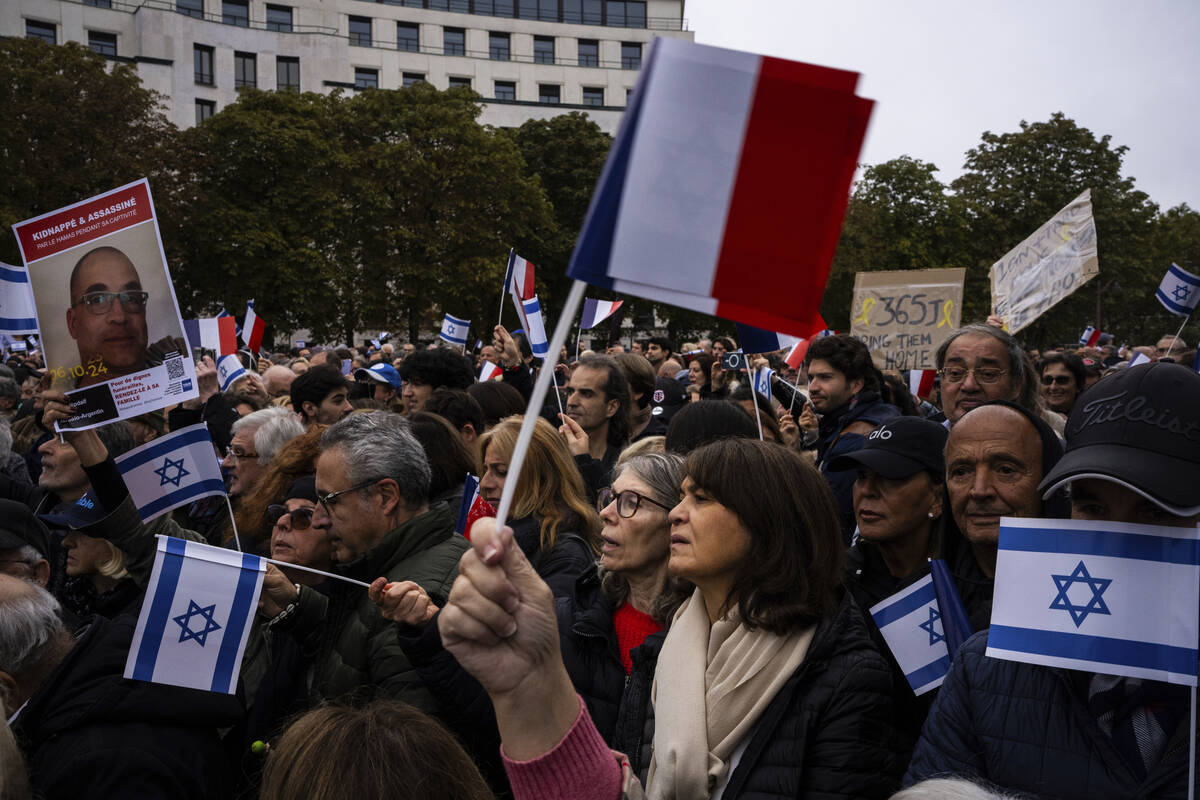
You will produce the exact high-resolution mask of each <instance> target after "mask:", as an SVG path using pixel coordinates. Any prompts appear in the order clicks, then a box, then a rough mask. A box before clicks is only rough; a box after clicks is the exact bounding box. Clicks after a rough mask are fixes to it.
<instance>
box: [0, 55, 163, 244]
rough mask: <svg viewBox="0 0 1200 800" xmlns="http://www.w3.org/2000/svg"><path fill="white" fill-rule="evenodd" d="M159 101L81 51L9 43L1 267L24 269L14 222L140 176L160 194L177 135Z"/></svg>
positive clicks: (3, 96) (0, 104)
mask: <svg viewBox="0 0 1200 800" xmlns="http://www.w3.org/2000/svg"><path fill="white" fill-rule="evenodd" d="M110 64H111V71H109V67H110ZM159 100H160V99H159V97H158V95H156V94H155V93H153V92H151V91H148V90H146V89H144V88H142V85H141V82H140V80H139V79H138V76H137V72H136V70H135V69H134V68H133V67H132V66H130V65H128V64H121V63H116V64H112V63H111V62H109V61H106V60H105V59H104V58H103V57H101V56H99V55H97V54H95V53H93V52H91V51H90V50H87V49H85V48H83V47H81V46H79V45H77V44H74V43H68V44H65V45H48V44H46V43H45V42H42V41H39V40H35V39H4V40H0V108H3V109H4V124H3V125H2V126H0V154H2V157H0V186H3V187H4V189H3V192H0V228H3V230H4V240H3V246H2V247H0V260H3V261H6V262H10V263H20V252H19V250H18V249H17V243H16V239H15V238H14V237H12V236H11V234H10V231H11V226H12V225H13V223H16V222H20V221H21V220H23V219H28V218H30V217H33V216H37V215H38V214H43V213H45V212H47V211H53V210H54V209H56V208H59V207H61V206H65V205H70V204H71V203H75V202H78V201H80V200H83V199H85V198H88V197H91V196H92V195H95V194H100V193H101V192H104V191H107V190H109V189H114V188H116V187H118V186H121V185H123V184H126V183H129V182H131V181H135V180H138V179H139V178H144V177H148V178H150V188H151V191H154V190H155V188H156V186H157V184H158V182H159V179H160V177H161V176H162V172H163V169H164V167H165V161H164V157H163V152H164V148H165V146H166V144H167V142H168V141H169V139H170V137H171V135H172V134H173V133H174V127H173V126H172V125H171V124H170V123H169V122H168V121H167V119H166V117H164V116H163V113H162V111H161V108H160V102H159Z"/></svg>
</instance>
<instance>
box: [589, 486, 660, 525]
mask: <svg viewBox="0 0 1200 800" xmlns="http://www.w3.org/2000/svg"><path fill="white" fill-rule="evenodd" d="M614 500H616V501H617V516H618V517H623V518H624V519H629V518H630V517H632V516H633V515H634V514H636V513H637V510H638V505H640V504H641V502H642V501H643V500H645V501H646V502H647V503H652V504H653V505H656V506H658V507H659V508H661V509H663V510H665V511H670V510H671V507H670V506H668V505H664V504H662V503H660V502H658V501H657V500H654V499H652V498H649V497H646V496H645V495H642V494H638V493H637V492H635V491H633V490H632V489H626V490H625V491H623V492H614V491H613V489H612V487H611V486H606V487H604V488H603V489H601V490H600V494H599V495H598V496H597V497H596V510H598V511H599V510H603V509H605V508H608V504H609V503H611V502H613V501H614Z"/></svg>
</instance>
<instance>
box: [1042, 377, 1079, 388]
mask: <svg viewBox="0 0 1200 800" xmlns="http://www.w3.org/2000/svg"><path fill="white" fill-rule="evenodd" d="M1074 380H1075V379H1074V378H1073V377H1071V376H1070V375H1043V376H1042V386H1054V385H1055V384H1058V385H1059V386H1068V385H1070V384H1071V382H1072V381H1074Z"/></svg>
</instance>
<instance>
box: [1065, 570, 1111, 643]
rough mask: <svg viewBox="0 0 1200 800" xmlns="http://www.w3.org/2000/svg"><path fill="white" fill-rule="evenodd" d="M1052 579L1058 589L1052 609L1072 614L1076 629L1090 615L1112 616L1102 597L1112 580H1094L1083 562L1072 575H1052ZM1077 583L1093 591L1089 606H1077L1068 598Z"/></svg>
mask: <svg viewBox="0 0 1200 800" xmlns="http://www.w3.org/2000/svg"><path fill="white" fill-rule="evenodd" d="M1050 577H1052V578H1053V579H1054V585H1055V586H1057V587H1058V595H1057V596H1056V597H1055V598H1054V602H1052V603H1050V607H1051V608H1060V609H1064V610H1066V611H1067V612H1068V613H1070V615H1071V619H1072V620H1074V621H1075V627H1076V628H1078V627H1079V626H1080V625H1082V624H1083V621H1084V620H1085V619H1087V616H1088V614H1110V615H1111V614H1112V612H1111V611H1109V610H1108V604H1106V603H1105V602H1104V598H1103V597H1101V596H1100V595H1102V594H1104V590H1105V589H1107V588H1108V585H1109V584H1110V583H1112V579H1111V578H1093V577H1092V576H1091V575H1090V574H1089V573H1088V571H1087V567H1085V566H1084V565H1083V562H1082V561H1080V562H1079V565H1078V566H1077V567H1075V569H1074V570H1073V571H1072V572H1071V574H1070V575H1051V576H1050ZM1077 583H1083V584H1086V585H1087V587H1088V588H1089V589H1091V590H1092V599H1091V600H1088V602H1087V605H1082V606H1077V605H1075V604H1074V603H1072V602H1071V598H1070V597H1068V596H1067V592H1068V591H1069V590H1070V589H1071V587H1072V586H1074V585H1075V584H1077Z"/></svg>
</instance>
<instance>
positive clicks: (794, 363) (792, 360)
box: [783, 339, 809, 370]
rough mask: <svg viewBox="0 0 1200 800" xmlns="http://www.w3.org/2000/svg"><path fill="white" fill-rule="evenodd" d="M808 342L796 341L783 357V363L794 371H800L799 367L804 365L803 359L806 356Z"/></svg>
mask: <svg viewBox="0 0 1200 800" xmlns="http://www.w3.org/2000/svg"><path fill="white" fill-rule="evenodd" d="M808 342H809V340H808V339H799V340H797V342H796V343H795V344H794V345H792V349H791V350H789V351H788V354H787V355H786V356H784V358H783V363H785V364H787V365H788V366H789V367H790V368H792V369H794V370H798V369H800V365H801V364H803V363H804V357H805V356H806V355H808Z"/></svg>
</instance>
